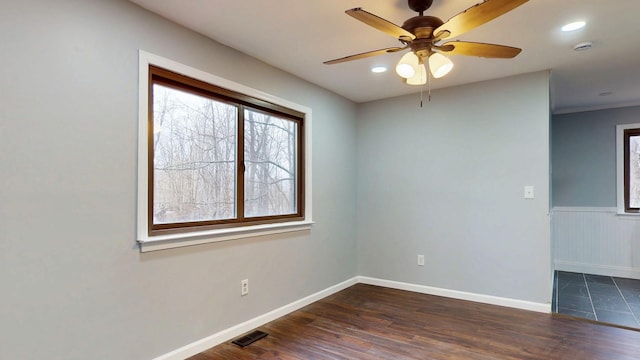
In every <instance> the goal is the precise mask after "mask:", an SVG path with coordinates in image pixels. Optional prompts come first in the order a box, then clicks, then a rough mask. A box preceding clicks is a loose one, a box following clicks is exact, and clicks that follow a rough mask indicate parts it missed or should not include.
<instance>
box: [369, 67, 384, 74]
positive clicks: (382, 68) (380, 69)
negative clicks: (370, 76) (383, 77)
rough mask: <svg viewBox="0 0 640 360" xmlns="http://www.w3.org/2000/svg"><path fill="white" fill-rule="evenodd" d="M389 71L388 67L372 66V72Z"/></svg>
mask: <svg viewBox="0 0 640 360" xmlns="http://www.w3.org/2000/svg"><path fill="white" fill-rule="evenodd" d="M385 71H387V68H386V67H384V66H374V67H372V68H371V72H373V73H383V72H385Z"/></svg>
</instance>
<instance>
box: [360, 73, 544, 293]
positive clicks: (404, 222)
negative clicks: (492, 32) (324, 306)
mask: <svg viewBox="0 0 640 360" xmlns="http://www.w3.org/2000/svg"><path fill="white" fill-rule="evenodd" d="M548 89H549V88H548V74H547V73H546V72H539V73H534V74H528V75H523V76H518V77H512V78H505V79H501V80H495V81H488V82H483V83H477V84H471V85H467V86H461V87H456V88H450V89H446V90H441V91H436V92H435V93H434V94H433V97H432V101H431V102H428V103H425V105H424V108H420V107H419V96H418V95H411V96H405V97H399V98H395V99H390V100H385V101H378V102H373V103H369V104H365V105H363V106H361V107H360V109H359V113H358V130H357V131H358V133H357V136H358V160H359V161H358V222H357V224H358V255H359V272H360V274H361V275H364V276H372V277H376V278H382V279H389V280H394V281H402V282H407V283H412V284H420V285H427V286H434V287H439V288H445V289H451V290H460V291H466V292H472V293H477V294H485V295H494V296H500V297H506V298H512V299H520V300H526V301H532V302H537V303H548V302H549V301H550V297H551V294H550V290H551V288H550V279H551V274H550V268H551V265H550V234H549V218H548V208H549V201H548V199H549V122H550V119H549V98H548V94H549V91H548ZM525 185H533V186H535V193H536V194H535V196H536V198H535V199H534V200H525V199H523V187H524V186H525ZM417 254H424V255H425V260H426V264H425V266H424V267H420V266H416V255H417Z"/></svg>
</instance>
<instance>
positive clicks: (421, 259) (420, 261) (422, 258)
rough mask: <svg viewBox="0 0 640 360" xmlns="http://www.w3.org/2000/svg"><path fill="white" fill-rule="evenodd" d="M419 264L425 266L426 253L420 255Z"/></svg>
mask: <svg viewBox="0 0 640 360" xmlns="http://www.w3.org/2000/svg"><path fill="white" fill-rule="evenodd" d="M418 266H424V255H418Z"/></svg>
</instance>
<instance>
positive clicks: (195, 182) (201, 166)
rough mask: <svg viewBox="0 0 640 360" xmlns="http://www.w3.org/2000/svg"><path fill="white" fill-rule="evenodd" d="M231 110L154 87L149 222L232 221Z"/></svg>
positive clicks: (234, 116) (233, 131) (234, 120)
mask: <svg viewBox="0 0 640 360" xmlns="http://www.w3.org/2000/svg"><path fill="white" fill-rule="evenodd" d="M237 116H238V115H237V110H236V107H235V106H232V105H229V104H226V103H223V102H219V101H215V100H212V99H209V98H206V97H203V96H199V95H196V94H193V93H189V92H185V91H180V90H176V89H173V88H170V87H166V86H163V85H160V84H154V85H153V129H154V133H153V137H154V149H153V150H154V152H153V153H154V159H153V164H154V173H153V222H154V224H167V223H179V222H193V221H207V220H222V219H230V218H233V217H235V213H236V208H235V193H236V189H235V176H236V175H235V174H236V160H235V159H236V132H237V131H236V124H237Z"/></svg>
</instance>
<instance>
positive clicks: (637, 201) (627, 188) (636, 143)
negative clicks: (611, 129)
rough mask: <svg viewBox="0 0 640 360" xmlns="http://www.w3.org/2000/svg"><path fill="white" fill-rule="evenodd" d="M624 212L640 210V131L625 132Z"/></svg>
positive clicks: (630, 130)
mask: <svg viewBox="0 0 640 360" xmlns="http://www.w3.org/2000/svg"><path fill="white" fill-rule="evenodd" d="M624 210H625V212H638V210H640V129H638V128H635V129H625V130H624Z"/></svg>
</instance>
